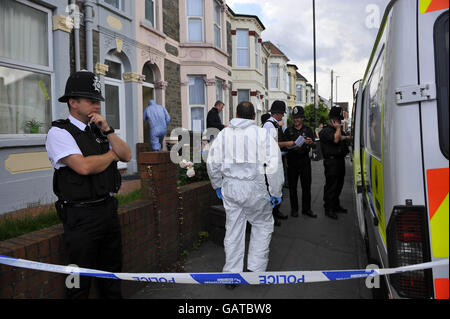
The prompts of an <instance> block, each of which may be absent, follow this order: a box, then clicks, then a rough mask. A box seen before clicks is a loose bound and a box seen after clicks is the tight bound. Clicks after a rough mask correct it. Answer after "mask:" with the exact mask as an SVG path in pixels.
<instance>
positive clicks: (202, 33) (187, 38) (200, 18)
mask: <svg viewBox="0 0 450 319" xmlns="http://www.w3.org/2000/svg"><path fill="white" fill-rule="evenodd" d="M201 1H202V7H203V10H202V11H203V15H201V16H190V15H188V2H189V0H186V30H187V35H186V36H187V37H186V40H187V42H193V43H202V42H204V41H205V1H204V0H201ZM190 20H200V21H201V23H202V31H201V37H202V38H201V40H200V41H191V40H190V39H189V21H190Z"/></svg>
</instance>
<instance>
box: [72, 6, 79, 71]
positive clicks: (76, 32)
mask: <svg viewBox="0 0 450 319" xmlns="http://www.w3.org/2000/svg"><path fill="white" fill-rule="evenodd" d="M75 1H76V0H70V5H71V7H72V8H73V10H74V13H73V15H74V16H73V19H74V26H73V27H74V36H75V71H80V10H79V8H78V7H77V5H76V3H75Z"/></svg>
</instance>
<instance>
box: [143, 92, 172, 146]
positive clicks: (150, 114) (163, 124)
mask: <svg viewBox="0 0 450 319" xmlns="http://www.w3.org/2000/svg"><path fill="white" fill-rule="evenodd" d="M143 119H144V121H148V126H149V130H150V144H151V145H152V149H153V150H154V151H160V150H161V148H162V146H163V141H164V136H165V135H166V133H167V126H168V125H169V123H170V115H169V113H168V112H167V110H166V108H165V107H164V106H162V105H159V104H156V102H155V101H154V100H150V102H149V103H148V106H147V107H146V108H145V110H144V118H143Z"/></svg>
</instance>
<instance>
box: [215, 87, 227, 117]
mask: <svg viewBox="0 0 450 319" xmlns="http://www.w3.org/2000/svg"><path fill="white" fill-rule="evenodd" d="M224 83H225V81H223V80H221V79H219V78H216V101H222V102H223V103H225V99H224V97H225V94H224V89H223V86H224ZM224 112H225V108H223V110H222V112H220V113H219V116H220V119H221V120H222V122H223V118H224Z"/></svg>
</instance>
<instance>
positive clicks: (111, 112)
mask: <svg viewBox="0 0 450 319" xmlns="http://www.w3.org/2000/svg"><path fill="white" fill-rule="evenodd" d="M124 91H125V88H124V84H123V81H121V80H116V79H112V78H105V114H106V121H107V122H108V124H109V125H110V126H112V127H113V128H114V130H115V133H116V134H117V135H118V136H119V137H120V138H121V139H122V140H124V141H126V135H125V132H126V127H125V123H126V122H125V92H124ZM126 167H127V164H126V163H124V162H119V163H118V168H119V169H121V168H126Z"/></svg>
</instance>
